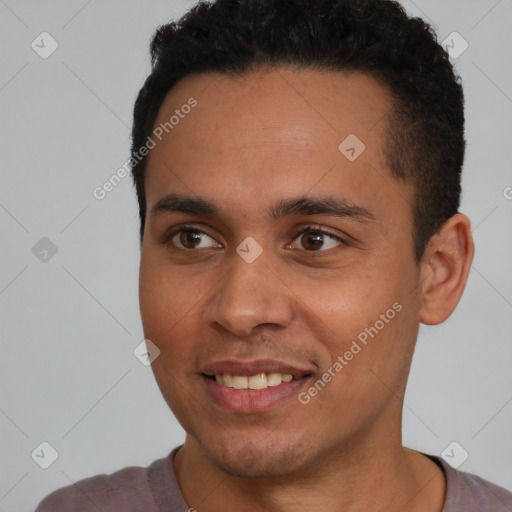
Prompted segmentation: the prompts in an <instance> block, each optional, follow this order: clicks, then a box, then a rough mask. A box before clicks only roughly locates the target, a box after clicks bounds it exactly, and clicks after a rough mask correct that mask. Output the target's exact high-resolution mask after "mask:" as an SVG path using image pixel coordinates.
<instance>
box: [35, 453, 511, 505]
mask: <svg viewBox="0 0 512 512" xmlns="http://www.w3.org/2000/svg"><path fill="white" fill-rule="evenodd" d="M179 448H180V447H177V448H175V449H174V450H172V451H171V453H170V454H169V455H168V456H167V457H165V458H163V459H158V460H155V461H154V462H153V463H151V465H150V466H148V467H147V468H141V467H127V468H123V469H120V470H119V471H116V472H115V473H112V474H110V475H96V476H92V477H90V478H84V479H83V480H80V481H78V482H77V483H75V484H72V485H69V486H67V487H62V488H61V489H58V490H56V491H54V492H52V493H51V494H49V495H48V496H47V497H46V498H45V499H44V500H43V501H42V502H41V503H40V504H39V506H38V507H37V509H36V511H35V512H98V510H100V511H101V512H188V511H189V510H190V507H189V506H188V505H187V504H186V503H185V499H184V498H183V495H182V494H181V491H180V488H179V487H178V482H177V481H176V476H175V474H174V468H173V463H172V459H173V456H174V454H175V453H176V451H177V450H178V449H179ZM424 455H426V454H424ZM426 456H427V457H429V458H430V459H431V460H433V461H434V462H435V463H436V464H438V465H439V466H440V467H441V468H442V470H443V471H444V474H445V476H446V483H447V486H446V499H445V503H444V506H443V510H442V512H512V493H511V492H510V491H507V490H506V489H503V488H502V487H498V486H497V485H495V484H492V483H491V482H488V481H487V480H484V479H483V478H480V477H478V476H475V475H472V474H469V473H466V472H463V471H458V470H455V469H453V468H452V467H451V466H449V465H448V464H447V463H446V462H445V461H444V460H443V459H441V458H439V457H434V456H432V455H426Z"/></svg>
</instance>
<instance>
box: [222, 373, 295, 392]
mask: <svg viewBox="0 0 512 512" xmlns="http://www.w3.org/2000/svg"><path fill="white" fill-rule="evenodd" d="M215 380H216V381H217V384H220V385H221V386H225V387H228V388H233V389H254V390H257V389H265V388H269V387H274V386H279V385H280V384H282V383H283V382H291V381H292V380H293V376H292V375H290V374H289V373H258V374H256V375H249V376H245V375H230V374H229V373H224V374H216V375H215Z"/></svg>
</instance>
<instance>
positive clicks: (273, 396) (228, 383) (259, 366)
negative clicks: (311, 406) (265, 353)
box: [202, 360, 313, 413]
mask: <svg viewBox="0 0 512 512" xmlns="http://www.w3.org/2000/svg"><path fill="white" fill-rule="evenodd" d="M202 377H203V380H204V382H205V384H206V388H207V390H208V394H209V395H210V397H211V398H212V399H213V402H214V403H215V404H216V405H217V406H219V407H221V408H222V409H224V410H228V411H231V412H239V413H253V412H261V411H265V410H268V409H271V408H274V407H276V406H278V405H279V404H282V403H283V402H284V401H286V400H289V399H291V398H292V397H294V396H296V395H297V394H298V393H299V392H300V390H301V389H302V388H304V387H305V386H306V384H307V382H308V381H309V380H310V379H311V378H313V372H312V371H311V370H306V369H300V368H298V367H295V366H292V365H288V364H285V363H281V362H278V361H270V360H260V361H253V362H251V363H242V362H238V361H224V362H219V363H214V364H211V365H208V366H207V367H205V368H204V369H203V373H202Z"/></svg>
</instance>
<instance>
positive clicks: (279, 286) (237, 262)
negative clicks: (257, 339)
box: [204, 253, 294, 337]
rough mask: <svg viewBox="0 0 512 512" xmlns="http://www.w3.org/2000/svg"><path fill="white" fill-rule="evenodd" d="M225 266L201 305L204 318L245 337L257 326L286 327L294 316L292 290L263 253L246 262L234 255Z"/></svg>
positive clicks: (210, 323) (210, 322)
mask: <svg viewBox="0 0 512 512" xmlns="http://www.w3.org/2000/svg"><path fill="white" fill-rule="evenodd" d="M230 263H231V265H230V267H229V269H228V270H227V271H226V273H225V274H224V276H223V278H222V279H221V280H220V283H219V284H218V285H217V286H216V287H215V289H214V290H213V291H212V296H211V297H210V299H209V300H208V301H207V302H206V304H205V310H204V315H205V320H206V321H207V322H208V324H209V325H212V326H215V327H217V328H218V327H219V326H221V327H223V328H224V329H226V330H228V331H230V332H231V333H232V334H234V335H236V336H239V337H243V336H249V335H250V334H251V333H252V331H253V330H254V329H255V328H256V327H258V326H260V325H263V324H265V325H272V326H274V327H276V326H277V327H287V326H288V325H290V323H291V321H292V319H293V316H294V306H293V297H294V295H293V292H292V291H291V290H290V289H289V288H288V286H287V285H286V283H284V282H283V280H282V279H281V278H280V277H278V275H277V273H276V271H275V270H273V269H272V268H270V266H269V264H268V262H266V258H265V257H264V253H263V254H261V255H260V256H259V257H258V258H257V259H256V260H255V261H254V262H252V263H247V262H246V261H244V259H242V258H241V257H240V256H239V255H238V254H234V255H233V258H232V262H230Z"/></svg>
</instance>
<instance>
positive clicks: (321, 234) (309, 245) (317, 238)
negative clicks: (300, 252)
mask: <svg viewBox="0 0 512 512" xmlns="http://www.w3.org/2000/svg"><path fill="white" fill-rule="evenodd" d="M297 241H298V243H299V244H300V245H301V247H297V245H296V242H297ZM339 245H347V244H346V243H345V242H344V241H343V240H342V239H341V238H340V237H338V236H336V235H333V234H331V233H328V232H327V231H323V230H321V229H318V228H315V227H311V226H309V227H307V228H306V229H303V230H302V231H300V232H299V233H297V238H295V240H294V243H292V244H291V247H293V248H295V249H305V250H306V251H308V252H323V251H326V250H328V249H332V248H334V247H337V246H339Z"/></svg>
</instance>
